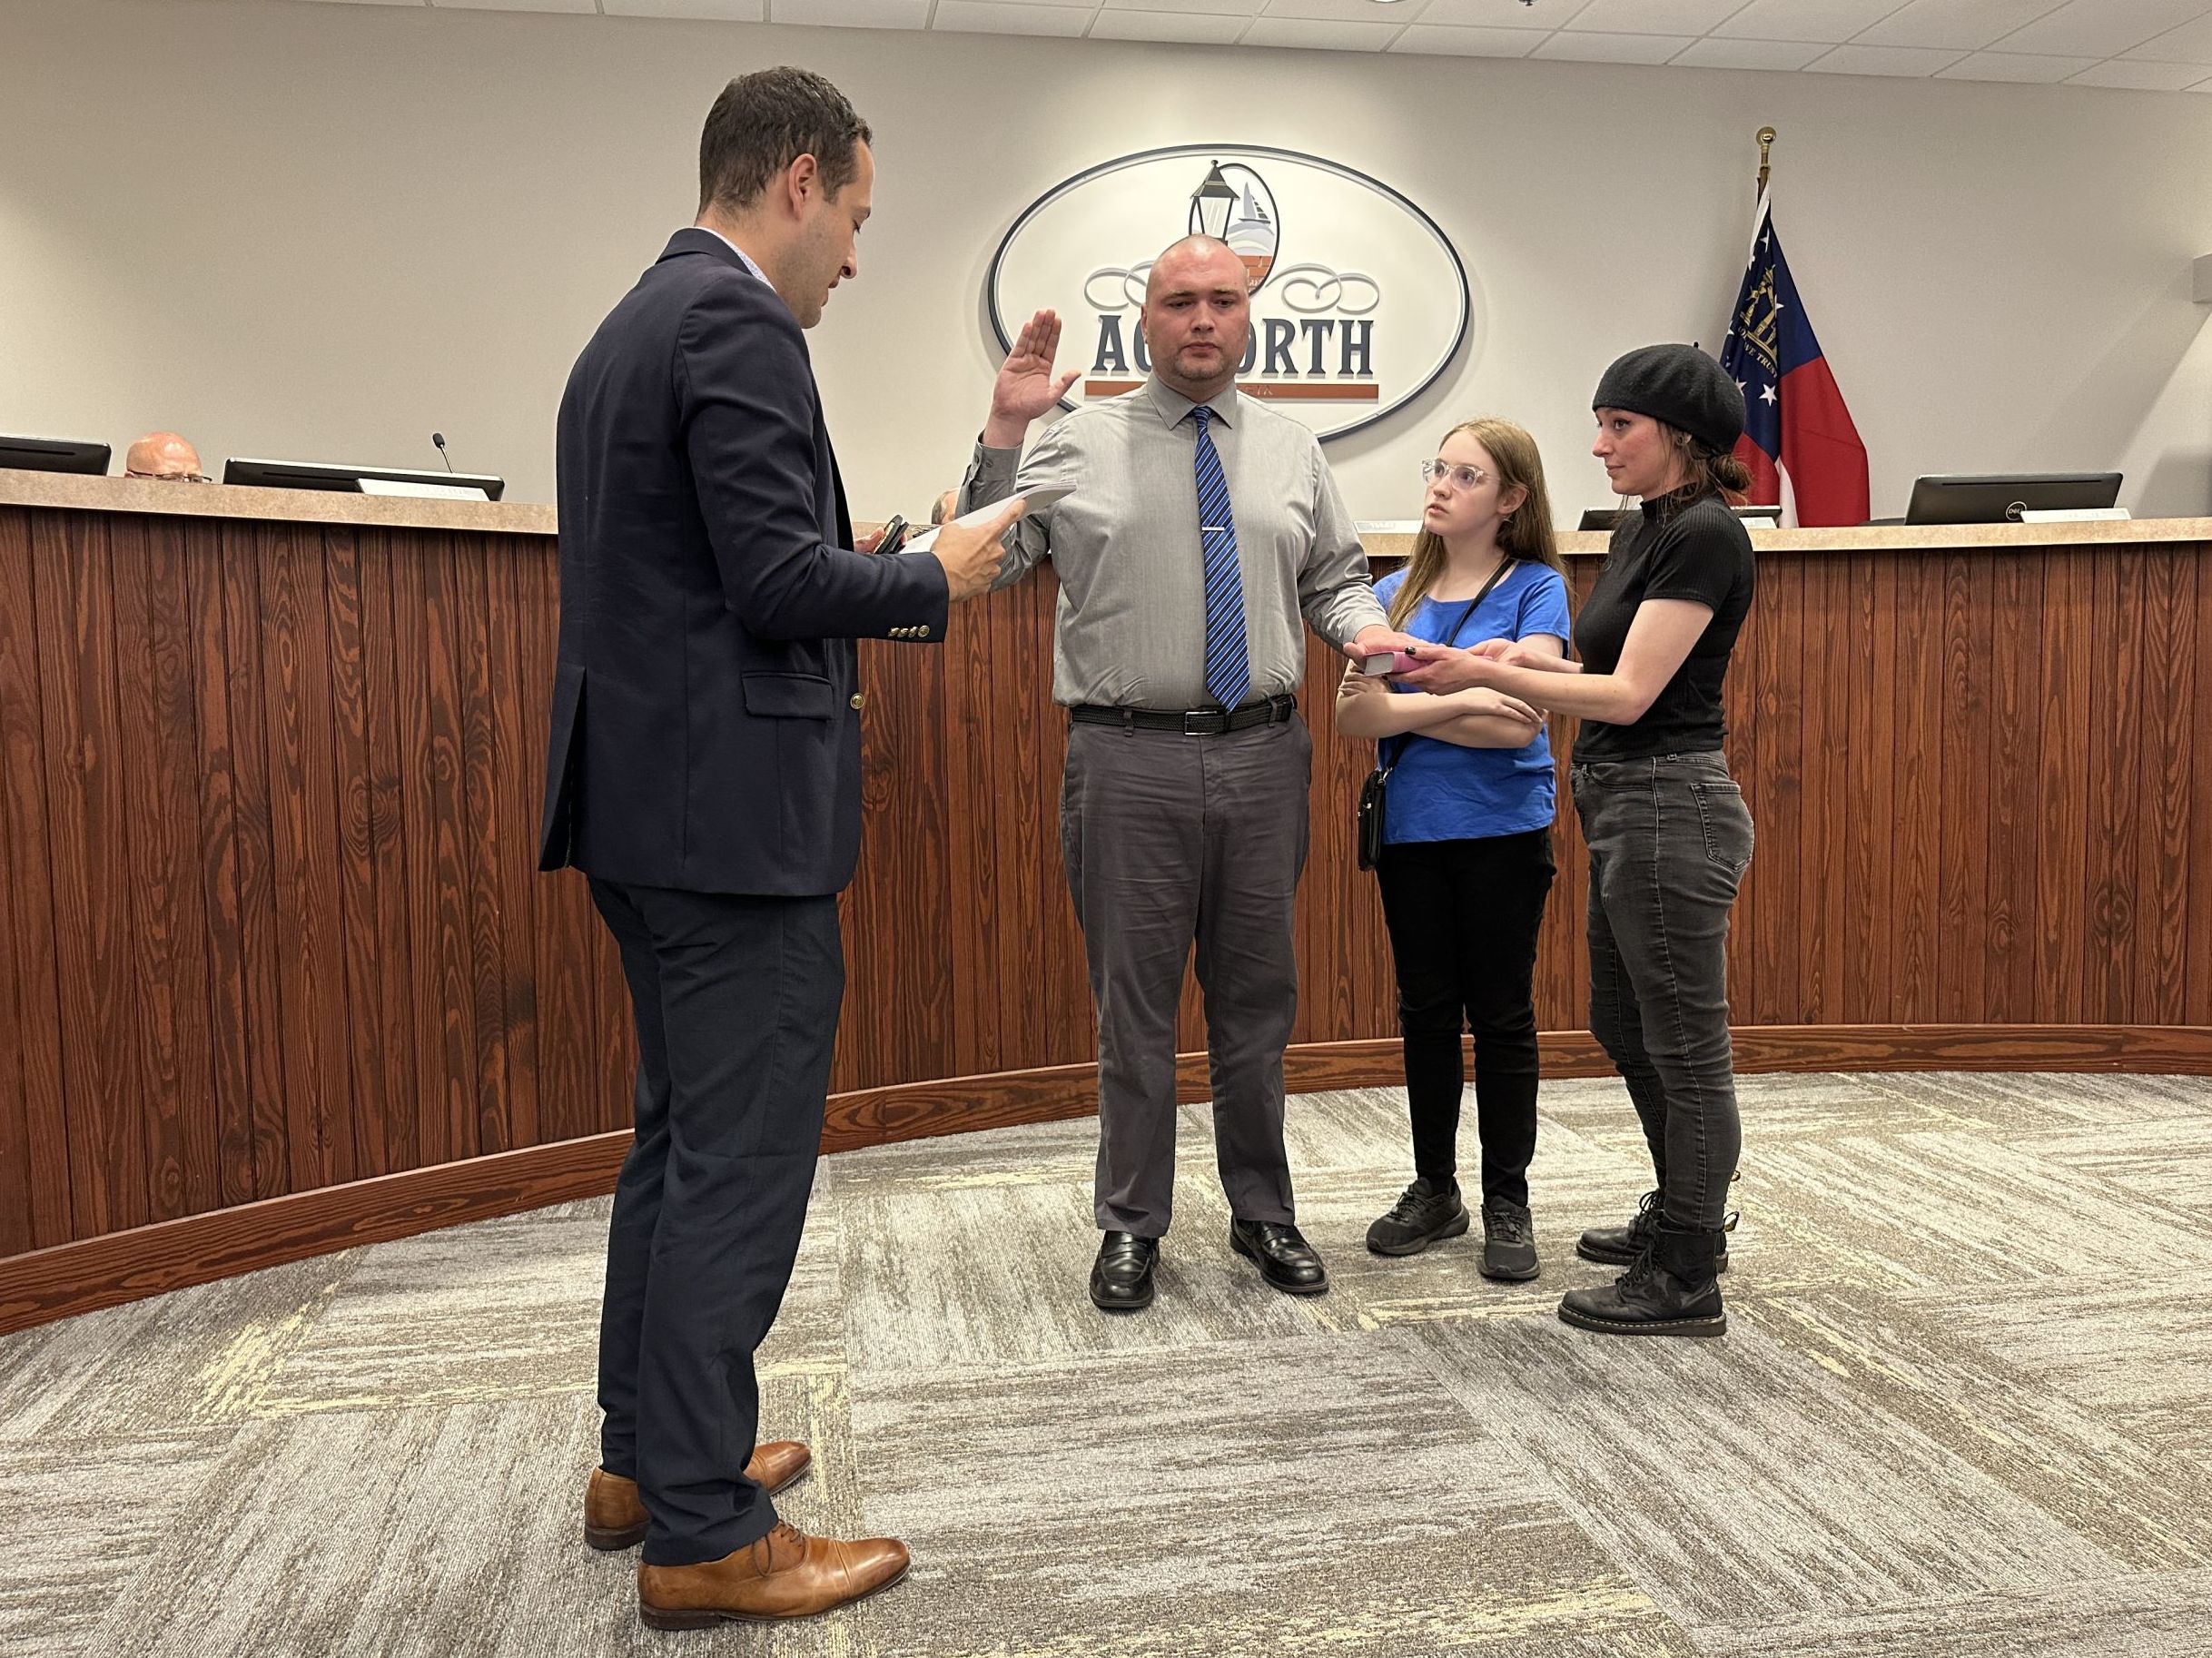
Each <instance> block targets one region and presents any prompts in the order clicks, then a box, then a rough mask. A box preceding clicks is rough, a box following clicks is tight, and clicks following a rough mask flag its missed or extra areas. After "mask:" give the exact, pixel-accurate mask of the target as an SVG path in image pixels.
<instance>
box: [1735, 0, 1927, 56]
mask: <svg viewBox="0 0 2212 1658" xmlns="http://www.w3.org/2000/svg"><path fill="white" fill-rule="evenodd" d="M1904 4H1905V0H1752V3H1751V4H1750V5H1747V6H1745V7H1744V8H1743V10H1742V11H1740V12H1738V13H1737V14H1736V15H1734V16H1733V17H1731V18H1730V19H1729V20H1728V21H1727V22H1726V23H1723V24H1722V25H1720V26H1719V27H1718V28H1716V29H1714V30H1713V33H1714V34H1715V35H1727V36H1730V37H1732V38H1743V39H1750V40H1814V41H1824V42H1826V43H1827V44H1830V45H1834V44H1838V43H1840V42H1842V41H1846V40H1849V39H1850V38H1851V37H1852V35H1856V34H1858V33H1859V31H1860V30H1861V29H1871V28H1872V27H1873V26H1874V25H1876V24H1878V23H1880V22H1881V20H1882V19H1883V18H1884V17H1887V16H1888V15H1890V14H1891V12H1893V11H1895V10H1897V8H1898V7H1899V6H1901V5H1904Z"/></svg>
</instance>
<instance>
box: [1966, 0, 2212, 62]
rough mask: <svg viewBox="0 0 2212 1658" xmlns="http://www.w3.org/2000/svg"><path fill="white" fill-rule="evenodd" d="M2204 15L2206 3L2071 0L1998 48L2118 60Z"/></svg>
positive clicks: (2191, 0) (2188, 0) (2189, 0)
mask: <svg viewBox="0 0 2212 1658" xmlns="http://www.w3.org/2000/svg"><path fill="white" fill-rule="evenodd" d="M2204 13H2205V5H2204V0H2067V4H2066V5H2061V6H2060V7H2059V9H2058V10H2057V11H2055V12H2052V13H2051V14H2050V15H2048V16H2045V17H2039V18H2037V19H2036V21H2035V22H2033V23H2031V24H2029V25H2027V26H2026V27H2025V28H2022V29H2019V30H2016V31H2014V32H2013V33H2012V34H2010V35H2006V36H2005V37H2004V39H2002V40H2001V41H1999V42H1997V43H1996V44H1999V45H2000V46H2002V47H2003V48H2004V49H2005V50H2006V51H2007V52H2049V53H2051V54H2054V55H2062V54H2066V53H2069V52H2074V53H2080V54H2083V55H2085V56H2089V57H2118V55H2119V54H2121V53H2123V52H2125V51H2127V50H2128V49H2129V48H2130V47H2132V46H2139V45H2141V44H2143V43H2144V42H2145V41H2147V40H2148V39H2150V38H2151V37H2152V36H2153V35H2163V34H2165V33H2166V31H2167V30H2168V29H2171V28H2174V27H2176V26H2177V25H2181V24H2185V23H2191V22H2194V21H2195V20H2196V19H2197V18H2198V17H2201V16H2203V15H2204Z"/></svg>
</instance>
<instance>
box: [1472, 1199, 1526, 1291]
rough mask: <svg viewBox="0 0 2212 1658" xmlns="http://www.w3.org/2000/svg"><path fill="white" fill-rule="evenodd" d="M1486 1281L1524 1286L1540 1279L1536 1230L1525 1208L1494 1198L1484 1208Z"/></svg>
mask: <svg viewBox="0 0 2212 1658" xmlns="http://www.w3.org/2000/svg"><path fill="white" fill-rule="evenodd" d="M1480 1270H1481V1272H1482V1275H1483V1277H1485V1278H1506V1279H1510V1280H1512V1281H1513V1282H1515V1283H1524V1282H1526V1280H1528V1279H1530V1278H1535V1277H1536V1222H1535V1221H1534V1220H1533V1219H1530V1217H1529V1213H1528V1210H1527V1209H1526V1208H1525V1207H1524V1206H1523V1205H1521V1204H1518V1203H1512V1202H1508V1201H1507V1200H1506V1199H1504V1198H1492V1199H1488V1200H1487V1201H1486V1202H1485V1203H1484V1204H1483V1206H1482V1267H1481V1268H1480Z"/></svg>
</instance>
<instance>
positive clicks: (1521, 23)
mask: <svg viewBox="0 0 2212 1658" xmlns="http://www.w3.org/2000/svg"><path fill="white" fill-rule="evenodd" d="M1589 3H1590V0H1543V4H1542V5H1522V4H1521V0H1428V5H1427V8H1426V9H1425V10H1424V11H1423V12H1422V13H1421V21H1422V22H1423V23H1425V24H1427V23H1448V24H1455V25H1467V26H1470V27H1482V28H1489V29H1528V30H1532V31H1534V32H1535V33H1536V34H1539V35H1543V34H1547V33H1549V32H1550V31H1551V30H1553V29H1555V28H1557V27H1559V26H1560V25H1562V24H1565V23H1569V22H1572V21H1573V20H1574V19H1575V17H1576V16H1578V15H1581V13H1582V11H1583V8H1584V7H1585V6H1586V5H1589Z"/></svg>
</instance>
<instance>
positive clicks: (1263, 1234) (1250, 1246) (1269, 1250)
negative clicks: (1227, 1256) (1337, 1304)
mask: <svg viewBox="0 0 2212 1658" xmlns="http://www.w3.org/2000/svg"><path fill="white" fill-rule="evenodd" d="M1229 1248H1232V1249H1234V1250H1235V1251H1236V1252H1237V1253H1238V1254H1239V1255H1241V1256H1243V1257H1244V1258H1246V1259H1247V1260H1249V1261H1251V1262H1252V1263H1253V1264H1255V1265H1256V1266H1258V1267H1259V1276H1260V1277H1261V1278H1265V1279H1267V1281H1268V1282H1269V1283H1270V1284H1272V1285H1274V1286H1275V1288H1278V1289H1279V1290H1281V1291H1282V1292H1283V1294H1285V1295H1287V1296H1318V1295H1319V1294H1320V1293H1321V1292H1322V1291H1323V1290H1325V1289H1327V1288H1328V1268H1326V1267H1324V1266H1322V1265H1321V1258H1320V1257H1319V1256H1318V1255H1316V1254H1315V1253H1314V1252H1313V1246H1312V1245H1311V1244H1309V1243H1308V1242H1307V1241H1306V1240H1305V1239H1304V1238H1302V1237H1300V1236H1299V1229H1298V1228H1296V1227H1294V1226H1289V1225H1285V1224H1282V1223H1280V1222H1278V1221H1273V1220H1231V1221H1230V1222H1229Z"/></svg>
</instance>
